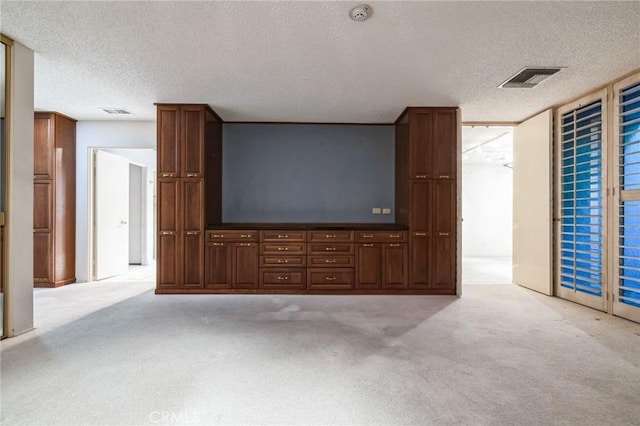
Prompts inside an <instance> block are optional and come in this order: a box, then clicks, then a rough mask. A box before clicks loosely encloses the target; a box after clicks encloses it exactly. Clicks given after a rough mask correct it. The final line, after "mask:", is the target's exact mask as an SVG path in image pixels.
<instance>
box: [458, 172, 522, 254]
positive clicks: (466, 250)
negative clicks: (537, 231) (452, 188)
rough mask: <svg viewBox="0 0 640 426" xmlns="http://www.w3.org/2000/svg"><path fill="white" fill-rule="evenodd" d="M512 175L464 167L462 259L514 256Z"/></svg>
mask: <svg viewBox="0 0 640 426" xmlns="http://www.w3.org/2000/svg"><path fill="white" fill-rule="evenodd" d="M512 211H513V171H512V170H511V169H509V168H507V167H504V166H502V165H500V164H468V163H463V164H462V218H463V222H462V254H463V256H511V253H512V220H513V219H512Z"/></svg>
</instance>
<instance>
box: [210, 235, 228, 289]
mask: <svg viewBox="0 0 640 426" xmlns="http://www.w3.org/2000/svg"><path fill="white" fill-rule="evenodd" d="M206 262H207V265H206V280H205V287H206V288H213V289H216V288H231V287H232V283H233V279H232V278H233V277H232V274H231V271H232V267H233V243H210V244H208V245H207V248H206Z"/></svg>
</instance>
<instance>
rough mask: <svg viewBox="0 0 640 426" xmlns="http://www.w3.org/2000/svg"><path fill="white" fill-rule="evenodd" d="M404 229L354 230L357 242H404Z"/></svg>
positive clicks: (405, 235) (405, 233) (405, 238)
mask: <svg viewBox="0 0 640 426" xmlns="http://www.w3.org/2000/svg"><path fill="white" fill-rule="evenodd" d="M406 241H407V232H406V231H396V232H393V231H356V242H357V243H404V242H406Z"/></svg>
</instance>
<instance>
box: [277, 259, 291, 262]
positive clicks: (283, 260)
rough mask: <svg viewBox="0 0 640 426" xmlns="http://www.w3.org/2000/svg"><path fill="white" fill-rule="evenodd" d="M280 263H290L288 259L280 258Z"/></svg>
mask: <svg viewBox="0 0 640 426" xmlns="http://www.w3.org/2000/svg"><path fill="white" fill-rule="evenodd" d="M278 263H289V261H288V260H282V259H278Z"/></svg>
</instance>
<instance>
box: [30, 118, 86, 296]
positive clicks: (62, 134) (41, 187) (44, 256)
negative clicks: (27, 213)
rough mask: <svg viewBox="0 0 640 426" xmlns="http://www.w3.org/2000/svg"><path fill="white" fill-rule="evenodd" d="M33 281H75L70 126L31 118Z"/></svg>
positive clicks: (73, 131) (68, 120) (72, 123)
mask: <svg viewBox="0 0 640 426" xmlns="http://www.w3.org/2000/svg"><path fill="white" fill-rule="evenodd" d="M33 174H34V176H33V179H34V180H33V274H34V277H33V281H34V286H35V287H59V286H62V285H65V284H70V283H73V282H75V281H76V249H75V247H76V246H75V244H76V241H75V240H76V231H75V229H76V120H74V119H72V118H69V117H66V116H64V115H62V114H59V113H55V112H36V113H35V115H34V163H33Z"/></svg>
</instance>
